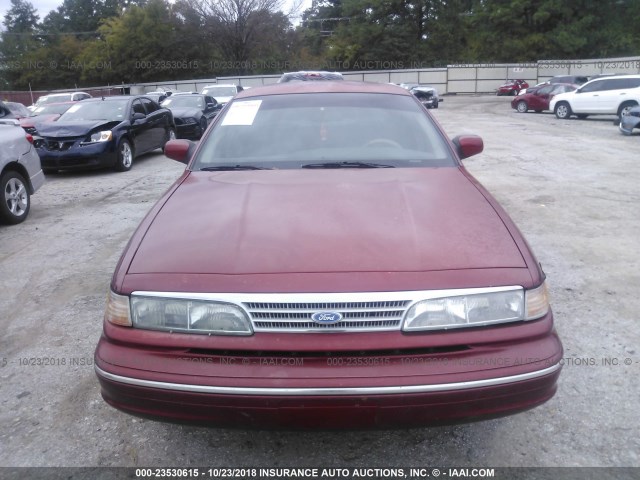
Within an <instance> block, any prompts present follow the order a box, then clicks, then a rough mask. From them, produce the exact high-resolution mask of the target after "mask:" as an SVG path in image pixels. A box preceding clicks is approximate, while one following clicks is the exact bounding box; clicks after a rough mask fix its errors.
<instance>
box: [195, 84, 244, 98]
mask: <svg viewBox="0 0 640 480" xmlns="http://www.w3.org/2000/svg"><path fill="white" fill-rule="evenodd" d="M202 93H203V94H204V95H210V96H212V97H233V96H234V95H235V94H236V87H223V86H220V87H207V88H205V90H204V92H202Z"/></svg>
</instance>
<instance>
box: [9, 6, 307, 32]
mask: <svg viewBox="0 0 640 480" xmlns="http://www.w3.org/2000/svg"><path fill="white" fill-rule="evenodd" d="M30 1H31V4H32V5H33V6H34V7H35V8H36V10H37V11H38V15H39V16H40V21H42V20H44V17H46V16H47V14H48V13H49V12H50V11H51V10H55V9H57V8H58V7H59V6H60V5H62V2H63V1H64V0H30ZM292 3H293V0H284V1H283V4H284V5H285V6H284V7H283V11H285V12H286V11H287V10H288V7H289V5H291V4H292ZM309 7H311V0H304V1H303V7H302V9H301V10H300V15H301V14H302V12H303V11H304V10H305V9H306V8H309ZM10 8H11V0H0V27H3V25H2V22H4V16H5V14H6V13H7V10H9V9H10ZM2 29H3V30H4V28H2Z"/></svg>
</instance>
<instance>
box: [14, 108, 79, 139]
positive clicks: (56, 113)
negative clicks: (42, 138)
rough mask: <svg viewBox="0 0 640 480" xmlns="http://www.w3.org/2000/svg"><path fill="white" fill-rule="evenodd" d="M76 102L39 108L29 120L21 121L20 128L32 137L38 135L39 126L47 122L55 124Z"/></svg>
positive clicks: (32, 113) (23, 119)
mask: <svg viewBox="0 0 640 480" xmlns="http://www.w3.org/2000/svg"><path fill="white" fill-rule="evenodd" d="M74 104H75V102H64V103H48V104H46V105H42V106H41V107H37V108H36V109H35V110H34V111H33V112H31V115H30V116H29V117H27V118H22V119H20V126H21V127H22V128H23V129H24V131H25V132H27V133H30V134H31V135H38V125H39V124H41V123H45V122H53V121H54V120H57V119H58V118H59V117H60V115H62V114H63V113H64V112H66V111H67V110H69V108H71V106H72V105H74Z"/></svg>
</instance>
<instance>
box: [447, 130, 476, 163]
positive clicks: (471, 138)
mask: <svg viewBox="0 0 640 480" xmlns="http://www.w3.org/2000/svg"><path fill="white" fill-rule="evenodd" d="M452 142H453V144H454V145H455V146H456V151H457V152H458V156H459V157H460V159H461V160H462V159H465V158H469V157H472V156H474V155H477V154H478V153H480V152H482V150H484V142H483V141H482V138H480V137H479V136H477V135H458V136H457V137H456V138H454V139H453V140H452Z"/></svg>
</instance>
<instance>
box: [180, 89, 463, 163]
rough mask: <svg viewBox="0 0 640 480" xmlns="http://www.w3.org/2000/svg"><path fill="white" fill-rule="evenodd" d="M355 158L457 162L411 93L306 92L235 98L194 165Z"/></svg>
mask: <svg viewBox="0 0 640 480" xmlns="http://www.w3.org/2000/svg"><path fill="white" fill-rule="evenodd" d="M357 162H360V164H359V165H358V166H378V165H372V164H374V163H375V164H380V165H383V166H394V167H420V166H453V165H455V162H454V160H453V158H452V157H451V155H450V152H449V148H448V146H447V144H446V142H445V140H444V139H443V137H442V134H441V133H440V131H439V130H438V129H437V128H436V127H435V125H434V124H433V122H432V120H431V119H430V117H429V116H428V115H426V114H425V113H424V111H423V110H422V109H421V107H420V106H419V105H418V104H417V103H416V101H415V99H414V98H413V97H409V96H401V95H391V94H353V93H311V94H293V95H269V96H263V97H257V98H250V99H242V100H236V101H234V102H233V103H232V104H231V106H230V108H229V109H228V110H227V111H226V112H225V113H224V117H223V118H222V119H221V121H220V122H219V123H218V124H217V126H216V127H215V128H214V130H213V131H212V132H211V134H210V135H209V136H208V137H207V138H206V140H205V143H204V145H203V146H202V148H201V149H200V151H199V153H198V156H197V158H196V160H195V162H194V165H193V167H192V168H193V169H194V170H201V169H215V168H219V167H220V166H227V167H237V168H288V169H291V168H302V167H304V166H307V167H310V166H313V168H322V167H318V166H317V165H318V164H325V165H334V166H336V168H338V167H340V166H349V165H348V164H355V163H357ZM364 162H366V165H364V164H363V163H364ZM340 163H344V164H346V165H337V164H340ZM327 168H331V167H330V166H328V167H327Z"/></svg>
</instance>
